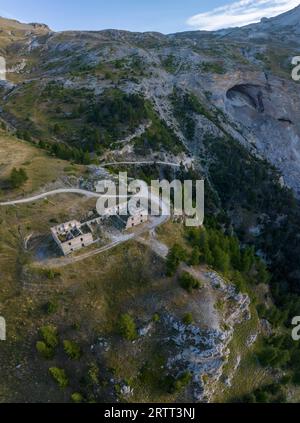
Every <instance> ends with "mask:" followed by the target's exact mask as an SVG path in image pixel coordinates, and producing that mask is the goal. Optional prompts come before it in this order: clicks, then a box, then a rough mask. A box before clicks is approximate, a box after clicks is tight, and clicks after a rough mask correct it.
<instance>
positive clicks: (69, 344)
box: [64, 341, 82, 360]
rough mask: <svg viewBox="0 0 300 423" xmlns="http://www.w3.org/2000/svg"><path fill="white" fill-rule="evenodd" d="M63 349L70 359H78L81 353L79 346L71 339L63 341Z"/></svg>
mask: <svg viewBox="0 0 300 423" xmlns="http://www.w3.org/2000/svg"><path fill="white" fill-rule="evenodd" d="M64 351H65V353H66V354H67V356H68V357H69V358H70V359H71V360H79V359H80V357H81V355H82V352H81V349H80V347H79V346H78V345H77V344H76V342H73V341H64Z"/></svg>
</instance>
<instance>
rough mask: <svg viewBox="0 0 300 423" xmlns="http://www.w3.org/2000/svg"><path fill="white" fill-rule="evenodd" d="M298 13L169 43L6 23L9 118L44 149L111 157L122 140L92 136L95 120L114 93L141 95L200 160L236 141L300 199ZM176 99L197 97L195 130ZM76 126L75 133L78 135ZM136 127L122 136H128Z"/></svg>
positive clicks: (5, 107)
mask: <svg viewBox="0 0 300 423" xmlns="http://www.w3.org/2000/svg"><path fill="white" fill-rule="evenodd" d="M299 10H300V9H299V7H298V8H296V9H294V10H293V11H291V12H288V13H287V14H284V15H282V16H280V17H277V18H274V19H270V20H267V21H265V20H263V21H262V23H260V24H257V25H251V26H249V27H245V28H242V29H236V30H232V31H226V33H225V34H222V33H220V32H216V33H203V32H194V33H182V34H175V35H169V36H164V35H161V34H157V33H145V34H138V33H128V32H124V31H114V30H110V31H99V32H61V33H54V32H51V31H50V30H49V29H48V28H47V27H46V26H44V25H38V24H32V25H24V24H20V23H18V22H15V21H8V20H4V19H2V21H1V22H0V24H1V25H0V26H1V28H2V30H1V34H0V46H1V54H2V55H3V56H5V57H6V59H7V63H8V72H7V83H6V84H4V86H3V83H2V86H3V88H2V100H1V103H2V105H1V117H2V118H3V119H4V120H5V121H6V122H7V123H9V124H10V125H12V127H14V128H16V129H19V130H23V131H24V130H29V131H30V132H31V136H32V137H33V138H34V139H36V140H40V139H42V140H44V141H45V140H50V141H52V142H62V141H63V142H66V143H69V144H72V143H73V145H76V146H77V147H81V148H83V149H86V150H89V151H94V150H97V149H98V150H99V148H98V147H99V144H100V145H101V144H102V145H103V144H104V148H105V149H107V148H108V149H111V148H112V142H111V141H116V140H117V139H118V137H121V138H122V136H123V135H124V134H123V131H121V132H120V133H118V134H116V137H115V139H113V140H111V141H110V140H103V137H102V138H101V135H100V137H99V135H98V136H97V135H95V132H94V134H88V133H87V132H88V130H87V128H86V126H87V125H88V124H89V123H90V119H89V117H88V116H87V111H88V110H89V109H90V108H91V106H92V104H95V103H97V101H98V100H99V98H101V96H102V95H103V94H105V92H107V90H109V89H119V90H121V91H122V92H125V93H127V94H133V93H138V94H140V95H141V96H143V98H144V99H147V100H149V102H150V103H151V107H153V108H154V110H155V113H156V115H157V116H158V117H159V118H160V119H162V120H163V121H164V122H165V123H166V124H167V127H168V128H170V130H171V131H172V132H173V133H174V134H175V135H176V136H177V137H178V139H179V140H180V141H181V143H182V144H183V145H185V146H186V147H187V148H188V150H189V151H190V152H191V153H192V154H195V153H196V154H198V153H199V151H201V149H202V148H203V140H204V139H205V138H206V137H209V136H217V135H222V134H224V133H226V134H230V135H231V136H232V137H233V138H235V139H237V140H239V141H240V142H241V143H242V144H243V145H245V146H247V148H249V149H250V150H251V151H253V152H255V153H257V154H258V155H260V156H261V157H263V158H265V159H267V160H268V161H269V162H270V163H271V164H273V165H274V166H276V168H277V169H278V170H279V171H280V172H281V174H282V175H283V177H284V181H285V183H286V184H287V185H288V186H290V187H292V188H293V189H294V191H295V192H296V193H298V191H300V162H299V154H300V144H299V136H300V126H299V121H298V119H297V116H298V115H299V107H300V105H299V85H298V84H297V83H295V82H294V81H293V80H292V79H291V76H290V67H291V66H290V62H291V58H292V57H293V56H294V55H296V54H297V53H298V51H297V43H296V42H293V40H294V38H295V40H298V41H299V37H298V35H297V22H298V15H299ZM291 27H292V29H293V30H291ZM273 33H274V34H277V35H276V36H273V35H274V34H273ZM261 34H265V35H266V34H267V35H268V36H261ZM253 37H254V38H253ZM298 41H297V42H298ZM275 44H276V47H275ZM51 86H52V89H51ZM49 87H50V88H49ZM175 91H177V94H178V95H179V96H181V97H182V96H183V95H184V94H185V93H193V95H194V96H195V97H196V98H197V101H198V102H199V103H200V104H201V110H200V109H198V110H199V113H197V116H195V113H194V112H193V111H192V112H191V113H189V114H190V116H189V117H188V119H189V120H190V121H189V123H188V125H187V124H186V123H182V122H180V119H178V116H176V114H175V113H174V102H173V101H172V96H173V94H174V92H175ZM55 97H56V98H55ZM173 98H174V97H173ZM20 100H21V101H20ZM53 100H54V101H53ZM61 100H63V107H62V106H58V103H60V104H61ZM55 101H56V103H57V104H56V105H55V106H56V107H55V109H54V110H53V108H54V103H55ZM77 101H79V102H80V104H81V109H79V110H78V108H77V110H76V108H75V106H76V105H77ZM144 118H146V117H144ZM191 120H193V122H191ZM74 124H75V127H77V131H76V133H73V132H72V130H71V129H70V127H73V128H74ZM51 125H52V128H51V127H50V126H51ZM59 126H61V127H62V128H60V127H59ZM95 126H96V127H95V128H94V129H95V131H96V132H97V124H96V125H95ZM98 126H99V125H98ZM186 126H188V127H189V128H188V129H190V130H189V131H187V128H186ZM136 127H138V125H137V124H136V125H133V128H123V129H124V131H125V133H126V135H130V134H132V133H133V134H134V129H135V128H136ZM191 127H192V128H191ZM102 129H103V128H101V125H100V128H98V130H100V132H102ZM154 132H155V131H154ZM78 134H80V136H78ZM97 137H98V138H97ZM93 138H94V139H93ZM95 138H96V139H95ZM88 139H92V141H90V142H89V141H88ZM172 143H173V144H174V143H176V140H175V138H174V140H173V141H172ZM95 144H97V145H95ZM152 150H155V148H153V149H152ZM158 150H160V151H161V145H160V146H159V148H158Z"/></svg>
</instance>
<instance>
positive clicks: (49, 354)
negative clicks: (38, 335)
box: [36, 341, 54, 360]
mask: <svg viewBox="0 0 300 423" xmlns="http://www.w3.org/2000/svg"><path fill="white" fill-rule="evenodd" d="M36 349H37V352H38V353H39V354H40V355H41V356H42V357H43V358H45V359H47V360H51V359H52V358H53V356H54V351H53V349H52V348H51V347H48V346H47V345H46V344H45V342H43V341H39V342H37V343H36Z"/></svg>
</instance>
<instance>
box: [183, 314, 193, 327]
mask: <svg viewBox="0 0 300 423" xmlns="http://www.w3.org/2000/svg"><path fill="white" fill-rule="evenodd" d="M182 321H183V323H184V324H185V325H187V326H189V325H192V324H193V323H194V319H193V315H192V314H191V313H187V314H186V315H185V316H183V319H182Z"/></svg>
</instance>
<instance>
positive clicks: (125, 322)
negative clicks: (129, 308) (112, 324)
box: [119, 314, 137, 341]
mask: <svg viewBox="0 0 300 423" xmlns="http://www.w3.org/2000/svg"><path fill="white" fill-rule="evenodd" d="M119 331H120V335H121V336H122V337H123V338H124V339H126V340H127V341H134V340H135V339H136V338H137V329H136V324H135V321H134V320H133V318H132V317H131V316H130V315H129V314H123V315H122V316H121V318H120V322H119Z"/></svg>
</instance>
